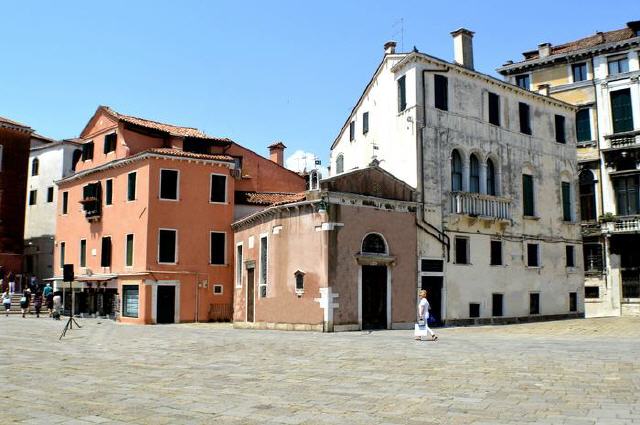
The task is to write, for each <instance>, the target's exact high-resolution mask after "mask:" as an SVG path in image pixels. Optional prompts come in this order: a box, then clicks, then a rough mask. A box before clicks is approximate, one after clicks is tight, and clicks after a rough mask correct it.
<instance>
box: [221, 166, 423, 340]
mask: <svg viewBox="0 0 640 425" xmlns="http://www.w3.org/2000/svg"><path fill="white" fill-rule="evenodd" d="M310 182H311V183H310V185H311V187H310V188H309V190H307V191H306V192H304V193H299V194H297V195H283V196H281V197H279V198H272V201H273V202H272V205H271V206H270V207H268V208H266V209H264V210H262V211H259V212H257V213H254V214H252V215H250V216H248V217H246V218H243V219H241V220H238V221H236V222H235V223H233V226H232V227H233V229H234V232H235V246H234V251H235V253H236V256H235V261H236V263H235V297H234V326H236V327H240V328H267V329H291V330H316V331H325V332H331V331H344V330H358V329H393V328H408V327H412V326H413V324H414V322H415V315H416V300H417V298H416V296H417V289H418V282H417V281H416V275H417V257H416V243H417V240H416V238H417V236H416V235H417V231H416V221H415V211H416V203H415V191H414V189H413V188H412V187H410V186H408V185H407V184H405V183H403V182H402V181H400V180H398V179H396V178H395V177H393V176H392V175H391V174H389V173H388V172H386V171H384V170H383V169H381V168H379V167H378V166H377V165H372V166H371V167H369V168H365V169H360V170H355V171H352V172H348V173H344V174H341V175H339V176H336V177H332V178H329V179H326V180H322V181H320V182H317V180H315V179H314V176H313V175H312V176H311V178H310Z"/></svg>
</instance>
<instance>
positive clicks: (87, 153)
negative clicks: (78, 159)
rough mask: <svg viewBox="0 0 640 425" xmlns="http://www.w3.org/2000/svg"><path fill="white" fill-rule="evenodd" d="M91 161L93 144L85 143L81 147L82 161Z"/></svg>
mask: <svg viewBox="0 0 640 425" xmlns="http://www.w3.org/2000/svg"><path fill="white" fill-rule="evenodd" d="M90 159H93V142H86V143H85V144H83V145H82V160H83V161H88V160H90Z"/></svg>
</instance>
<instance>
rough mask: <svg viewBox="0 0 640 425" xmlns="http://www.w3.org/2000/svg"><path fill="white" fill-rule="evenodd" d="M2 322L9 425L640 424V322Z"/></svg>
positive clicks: (0, 364) (1, 364)
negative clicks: (415, 333) (268, 325)
mask: <svg viewBox="0 0 640 425" xmlns="http://www.w3.org/2000/svg"><path fill="white" fill-rule="evenodd" d="M80 323H81V325H82V326H83V328H82V329H73V330H72V331H70V332H69V333H68V334H67V337H65V338H64V339H63V340H62V341H58V336H59V334H60V332H61V330H62V327H63V325H64V321H60V322H57V321H53V320H50V319H43V318H41V319H35V318H34V317H28V318H26V319H22V318H21V317H19V316H12V317H8V318H6V317H1V318H0V329H1V335H2V345H1V346H0V358H1V359H2V360H1V361H0V373H1V374H2V377H3V385H2V387H1V390H0V391H1V393H0V394H1V396H0V400H1V402H2V423H3V424H7V423H23V424H194V423H195V424H198V423H201V424H207V423H216V424H217V423H220V424H254V423H260V424H328V423H339V424H425V423H433V424H441V423H442V424H521V423H535V424H576V425H578V424H633V423H639V424H640V405H639V404H638V402H639V398H640V388H639V386H640V366H639V364H638V353H640V342H639V337H640V319H638V318H623V319H618V318H610V319H609V318H608V319H586V320H571V321H559V322H547V323H535V324H527V325H512V326H496V327H491V326H487V327H474V328H448V329H441V330H439V332H438V333H439V336H440V340H439V341H438V342H426V341H425V342H417V341H414V340H413V339H412V333H411V332H410V331H380V332H372V333H367V332H350V333H335V334H321V333H303V332H279V331H253V330H234V329H232V328H231V326H230V325H220V324H193V325H164V326H132V325H121V324H116V323H114V322H111V321H107V320H101V321H100V320H95V319H91V320H89V319H87V320H80Z"/></svg>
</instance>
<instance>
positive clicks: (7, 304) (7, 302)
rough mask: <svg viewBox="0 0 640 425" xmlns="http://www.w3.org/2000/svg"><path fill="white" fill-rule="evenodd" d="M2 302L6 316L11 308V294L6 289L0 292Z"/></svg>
mask: <svg viewBox="0 0 640 425" xmlns="http://www.w3.org/2000/svg"><path fill="white" fill-rule="evenodd" d="M2 304H3V305H4V311H5V313H6V315H7V317H9V310H11V294H9V290H8V289H7V290H6V291H4V294H2Z"/></svg>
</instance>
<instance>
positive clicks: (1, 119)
mask: <svg viewBox="0 0 640 425" xmlns="http://www.w3.org/2000/svg"><path fill="white" fill-rule="evenodd" d="M1 124H5V125H8V126H10V127H20V128H23V129H25V130H30V131H31V127H29V126H28V125H24V124H22V123H19V122H18V121H14V120H10V119H9V118H5V117H0V125H1Z"/></svg>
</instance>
